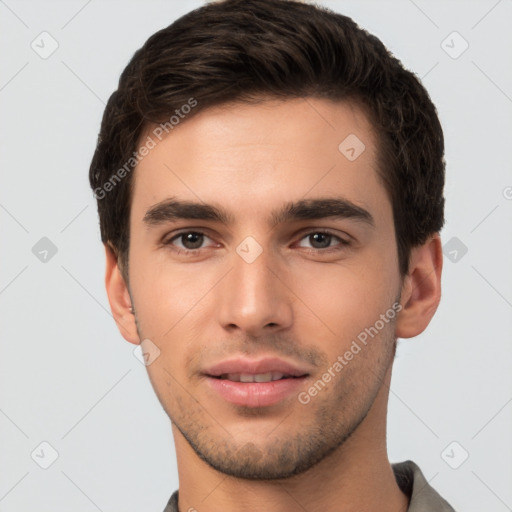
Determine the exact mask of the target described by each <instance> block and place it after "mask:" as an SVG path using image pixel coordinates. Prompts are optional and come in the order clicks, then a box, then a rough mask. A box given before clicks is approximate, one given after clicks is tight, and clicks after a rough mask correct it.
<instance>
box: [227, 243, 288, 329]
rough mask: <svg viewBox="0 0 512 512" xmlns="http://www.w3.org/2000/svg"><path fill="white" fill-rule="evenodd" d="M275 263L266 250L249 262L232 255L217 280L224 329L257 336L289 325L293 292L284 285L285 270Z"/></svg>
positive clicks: (274, 259)
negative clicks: (223, 273) (230, 262)
mask: <svg viewBox="0 0 512 512" xmlns="http://www.w3.org/2000/svg"><path fill="white" fill-rule="evenodd" d="M278 263H279V262H278V261H277V258H272V257H271V255H270V253H269V251H268V250H263V252H262V253H261V254H260V255H259V256H258V257H257V258H256V259H255V260H254V261H252V262H248V261H246V260H245V259H244V258H242V257H240V256H239V255H238V254H237V253H236V252H235V253H234V254H233V258H232V265H233V266H232V268H231V270H230V272H228V273H227V275H226V277H225V278H224V279H223V280H222V281H221V282H220V283H219V284H220V286H219V289H218V292H219V295H218V297H217V299H218V303H217V304H218V310H217V311H218V315H219V322H220V324H221V325H222V327H223V328H224V329H226V330H228V331H234V330H237V329H238V330H240V331H243V332H244V334H247V335H249V336H255V337H257V336H260V335H264V334H268V333H274V332H277V331H279V330H282V329H286V328H288V327H290V326H291V324H292V321H293V309H292V301H293V293H292V291H291V290H290V288H288V286H287V284H286V275H285V274H286V271H285V269H283V267H282V265H281V266H279V264H278ZM279 268H281V271H280V270H279Z"/></svg>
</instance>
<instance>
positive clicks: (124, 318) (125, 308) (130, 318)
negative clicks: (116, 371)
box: [104, 244, 140, 345]
mask: <svg viewBox="0 0 512 512" xmlns="http://www.w3.org/2000/svg"><path fill="white" fill-rule="evenodd" d="M104 246H105V256H106V272H105V287H106V290H107V296H108V301H109V304H110V309H111V311H112V315H113V317H114V320H115V322H116V324H117V328H118V329H119V332H120V333H121V335H122V336H123V338H124V339H125V340H126V341H129V342H130V343H133V344H134V345H139V344H140V339H139V336H138V333H137V325H136V324H135V316H134V314H133V310H132V302H131V298H130V293H129V291H128V287H127V285H126V282H125V280H124V277H123V275H122V272H121V270H120V268H119V264H118V258H117V256H116V254H114V251H113V250H112V248H111V247H110V246H109V245H108V244H104Z"/></svg>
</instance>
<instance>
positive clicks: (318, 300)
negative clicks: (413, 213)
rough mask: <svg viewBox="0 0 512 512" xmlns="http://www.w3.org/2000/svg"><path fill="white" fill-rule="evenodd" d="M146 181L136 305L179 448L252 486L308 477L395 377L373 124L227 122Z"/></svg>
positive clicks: (301, 110) (134, 245)
mask: <svg viewBox="0 0 512 512" xmlns="http://www.w3.org/2000/svg"><path fill="white" fill-rule="evenodd" d="M148 134H149V135H151V131H150V132H148ZM347 137H349V139H347ZM153 138H155V137H153ZM345 139H347V140H346V142H344V143H343V144H341V148H340V147H339V146H340V143H342V142H343V141H345ZM362 144H364V147H363V145H362ZM134 180H135V181H134V191H133V203H132V210H131V217H130V236H131V239H130V249H129V281H130V296H131V299H132V301H133V305H134V308H135V311H136V322H137V330H138V336H139V338H140V340H150V342H148V341H145V342H143V343H146V344H147V346H148V347H151V349H150V350H149V352H150V353H151V352H152V351H153V354H156V353H157V352H158V351H157V350H156V349H158V350H159V351H160V352H159V354H158V357H156V359H154V361H153V362H151V364H149V365H148V366H147V369H148V372H149V377H150V379H151V382H152V385H153V387H154V389H155V392H156V393H157V396H158V398H159V400H160V402H161V404H162V406H163V407H164V409H165V411H166V412H167V414H168V415H169V417H170V418H171V420H172V422H173V425H174V427H175V429H176V433H177V435H178V436H183V439H186V440H187V441H188V443H189V445H190V446H191V447H192V448H193V450H195V452H196V453H197V455H199V456H200V458H201V459H203V460H205V461H206V462H207V463H208V464H209V465H210V466H212V467H214V468H216V469H218V470H220V471H222V472H224V473H227V474H230V475H233V476H238V477H243V478H267V479H268V478H283V477H287V476H291V475H293V474H298V473H300V472H302V471H305V470H306V469H308V468H309V467H311V466H313V465H314V464H315V463H317V462H318V461H320V460H321V459H322V458H324V457H326V456H327V455H328V454H330V453H332V452H333V451H334V450H336V449H337V448H339V447H341V446H342V445H343V442H344V440H345V439H347V437H348V436H349V435H351V434H353V433H354V432H355V431H356V430H357V428H358V426H359V425H360V424H361V422H362V421H363V420H364V418H365V417H366V415H367V414H368V412H369V411H370V410H371V408H372V406H373V405H374V402H375V399H376V396H377V394H378V392H379V390H380V389H381V386H382V379H383V378H384V376H385V374H386V372H387V371H388V369H389V368H390V365H391V363H392V360H393V355H394V343H395V329H394V324H395V318H396V315H397V312H398V310H397V308H396V305H397V304H396V301H397V300H398V299H399V296H400V291H401V284H402V282H401V279H400V275H399V272H398V257H397V249H396V241H395V233H394V227H393V215H392V208H391V203H390V200H389V198H388V196H387V194H386V191H385V189H384V187H383V185H382V183H381V182H380V180H379V178H378V174H377V169H376V143H375V136H374V133H373V132H372V128H371V125H370V124H369V122H368V120H367V119H366V117H365V116H364V115H363V113H362V111H361V110H359V109H358V108H357V107H356V106H354V105H352V104H348V103H343V102H339V103H333V102H330V101H328V100H320V99H313V98H308V99H307V100H304V99H299V100H286V101H283V102H278V101H265V102H262V103H259V104H257V105H240V104H231V105H228V106H223V107H216V108H211V109H208V110H205V111H203V112H201V113H199V114H197V115H196V116H194V117H192V118H190V119H187V120H185V122H183V123H182V124H181V125H179V126H177V127H176V128H175V129H174V130H173V131H172V132H171V133H170V134H169V135H168V136H166V138H163V139H162V141H161V142H159V143H158V144H157V145H156V147H154V148H153V149H152V150H151V151H150V152H149V154H148V155H147V156H146V157H145V158H144V159H143V160H142V161H141V162H140V163H139V164H138V166H137V168H136V170H135V174H134ZM363 340H364V341H363ZM155 350H156V352H155ZM350 354H352V355H350ZM150 357H152V356H150Z"/></svg>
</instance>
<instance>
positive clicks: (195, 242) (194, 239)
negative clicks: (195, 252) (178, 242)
mask: <svg viewBox="0 0 512 512" xmlns="http://www.w3.org/2000/svg"><path fill="white" fill-rule="evenodd" d="M182 242H183V245H184V246H185V247H186V248H187V249H198V248H199V247H201V244H202V242H203V235H202V234H201V233H186V234H185V235H183V238H182ZM187 244H191V245H192V247H189V246H188V245H187Z"/></svg>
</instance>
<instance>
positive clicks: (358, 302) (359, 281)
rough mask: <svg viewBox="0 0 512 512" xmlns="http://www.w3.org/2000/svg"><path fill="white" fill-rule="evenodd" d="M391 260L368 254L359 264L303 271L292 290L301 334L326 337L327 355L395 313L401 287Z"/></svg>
mask: <svg viewBox="0 0 512 512" xmlns="http://www.w3.org/2000/svg"><path fill="white" fill-rule="evenodd" d="M381 254H382V253H381ZM392 260H393V258H392V257H388V258H384V257H382V256H380V257H378V256H373V255H372V254H370V251H368V254H365V255H361V257H360V258H358V259H357V261H356V258H354V259H353V260H346V261H345V262H339V263H336V264H325V265H318V264H315V265H311V266H310V268H307V266H304V268H303V271H302V272H300V273H297V276H294V286H293V291H294V292H295V294H296V295H297V297H298V298H299V300H298V301H297V302H296V304H297V307H299V308H300V309H301V313H300V314H298V316H297V320H296V321H297V323H298V324H302V325H300V326H299V327H300V329H301V330H303V331H306V332H308V333H309V336H314V337H318V336H321V337H322V338H323V339H324V340H325V341H324V342H326V343H327V345H326V346H325V349H326V350H328V347H331V349H332V350H334V349H336V350H338V351H339V350H341V349H342V348H343V347H344V346H345V345H346V344H347V343H348V344H350V342H351V340H352V339H355V338H356V337H357V336H358V335H359V334H360V333H361V332H362V331H364V329H365V328H368V327H370V326H373V325H374V324H375V322H376V321H377V320H378V319H379V318H380V315H381V314H385V313H386V311H387V310H388V309H389V308H391V306H392V304H393V302H394V300H395V298H396V296H395V291H396V289H397V288H398V284H397V283H398V281H397V274H395V273H394V272H393V271H392V270H391V269H392V268H393V266H392V265H393V261H392ZM379 325H380V324H379ZM313 341H314V340H313Z"/></svg>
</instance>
